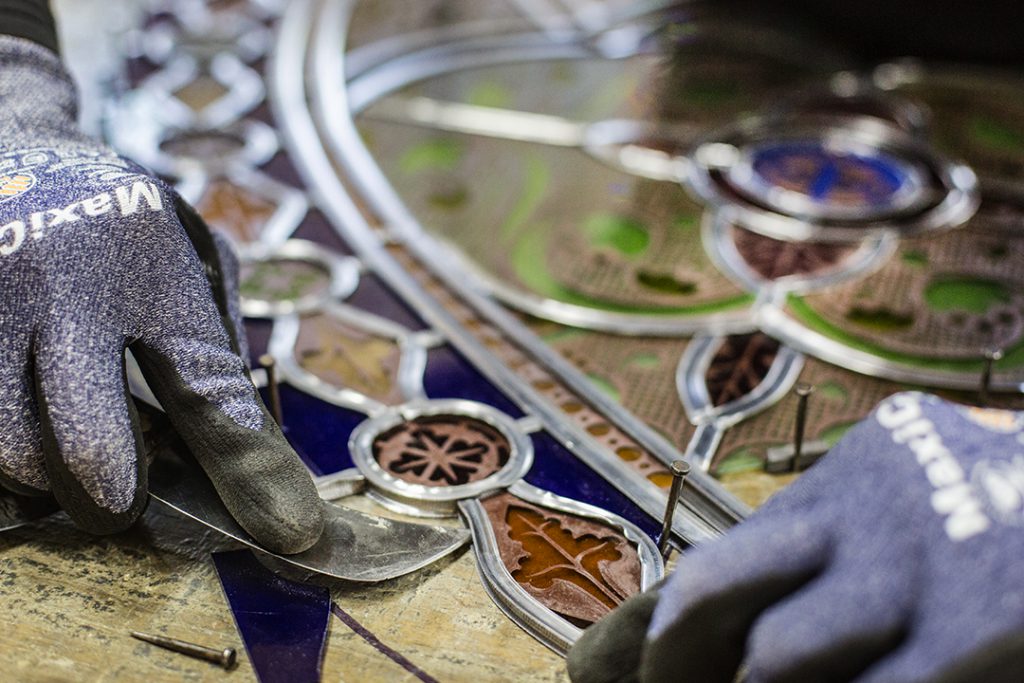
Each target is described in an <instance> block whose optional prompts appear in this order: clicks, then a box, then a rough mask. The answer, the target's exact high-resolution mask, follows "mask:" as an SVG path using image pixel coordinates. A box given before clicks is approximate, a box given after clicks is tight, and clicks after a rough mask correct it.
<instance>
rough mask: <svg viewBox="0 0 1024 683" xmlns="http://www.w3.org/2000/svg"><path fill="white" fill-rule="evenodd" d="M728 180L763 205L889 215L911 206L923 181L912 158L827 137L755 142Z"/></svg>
mask: <svg viewBox="0 0 1024 683" xmlns="http://www.w3.org/2000/svg"><path fill="white" fill-rule="evenodd" d="M729 180H730V181H731V182H732V184H733V185H734V187H736V189H738V190H740V191H741V192H743V193H745V194H746V195H748V197H749V198H750V199H751V200H753V201H755V202H757V203H759V204H762V205H763V206H765V207H766V208H769V209H772V210H774V211H778V212H779V213H782V214H787V215H791V216H805V217H808V218H814V219H824V220H842V219H853V218H855V219H859V220H864V219H866V218H867V219H870V218H872V217H881V216H892V215H895V214H898V213H900V212H902V211H905V210H907V209H908V208H910V207H911V206H913V205H914V204H915V203H916V201H917V200H918V198H919V197H920V195H921V191H922V189H923V187H924V183H923V180H922V173H921V171H920V169H919V168H918V167H917V166H916V165H915V164H913V163H911V162H908V161H907V160H904V159H900V158H897V157H895V156H893V155H891V154H887V153H886V152H883V151H881V150H878V149H871V148H870V147H868V146H863V145H856V146H854V145H849V144H843V143H837V142H835V141H832V140H828V139H823V140H782V141H770V142H764V143H761V144H758V145H753V146H751V147H750V148H748V149H747V150H745V153H744V159H743V161H741V162H740V163H739V164H737V165H735V166H733V167H732V169H730V171H729Z"/></svg>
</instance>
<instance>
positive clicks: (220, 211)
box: [196, 178, 277, 244]
mask: <svg viewBox="0 0 1024 683" xmlns="http://www.w3.org/2000/svg"><path fill="white" fill-rule="evenodd" d="M196 210H197V211H199V213H200V214H201V215H202V217H203V218H205V219H206V222H207V223H209V224H210V227H212V228H215V229H217V230H222V231H224V232H226V233H228V234H229V235H230V236H231V237H232V238H233V239H235V240H236V241H238V242H241V243H243V244H245V243H248V242H254V241H256V239H257V238H258V237H259V235H260V232H261V231H262V230H263V226H264V225H266V223H267V221H269V220H270V217H271V216H273V215H274V212H275V211H276V210H277V206H276V205H275V204H274V203H273V202H271V201H269V200H267V199H264V198H263V197H260V196H259V195H257V194H255V193H254V192H252V191H251V190H249V189H247V188H244V187H240V186H238V185H235V184H234V183H232V182H231V181H230V180H227V179H226V178H221V179H219V180H214V181H213V182H211V183H210V185H209V186H208V187H207V188H206V192H204V193H203V196H202V198H201V199H200V200H199V202H198V203H197V204H196Z"/></svg>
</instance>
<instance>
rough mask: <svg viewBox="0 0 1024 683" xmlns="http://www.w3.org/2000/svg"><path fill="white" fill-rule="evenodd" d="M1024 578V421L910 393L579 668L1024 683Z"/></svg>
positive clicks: (616, 629)
mask: <svg viewBox="0 0 1024 683" xmlns="http://www.w3.org/2000/svg"><path fill="white" fill-rule="evenodd" d="M1022 577H1024V414H1021V413H1011V412H1005V411H983V410H980V409H977V408H968V407H964V406H958V405H954V404H951V403H947V402H944V401H942V400H940V399H938V398H936V397H934V396H930V395H925V394H919V393H904V394H898V395H896V396H893V397H891V398H889V399H887V400H886V401H884V402H883V403H882V404H880V405H879V406H878V407H877V408H876V410H875V412H874V413H872V415H871V416H870V417H868V418H867V419H865V420H864V421H863V422H862V423H861V424H859V425H857V426H856V427H855V428H854V429H852V430H851V431H850V433H849V434H847V435H846V437H844V438H843V439H842V441H841V442H840V443H839V444H838V445H836V447H835V448H834V449H833V450H832V452H831V453H829V454H828V455H827V456H826V457H825V458H823V459H822V460H821V461H820V462H819V463H818V464H817V465H815V466H814V467H813V468H811V470H809V471H808V472H807V473H806V474H804V475H803V476H802V477H801V478H800V479H798V480H797V481H796V482H795V483H794V484H792V485H791V486H790V487H789V488H787V489H785V490H783V491H782V492H780V493H779V494H777V496H776V497H775V498H773V499H772V500H770V501H769V502H768V503H767V504H766V505H765V506H764V507H762V508H761V509H760V510H758V511H757V512H756V513H755V514H754V515H752V516H751V518H750V519H749V520H747V521H745V522H744V523H742V524H741V525H739V526H738V527H737V528H735V529H734V530H732V531H730V532H729V533H728V534H726V536H725V537H723V538H722V539H719V540H717V541H713V542H710V543H708V544H706V545H705V546H701V547H699V548H696V549H694V550H692V551H690V552H688V553H686V554H685V555H684V556H683V557H682V558H681V559H680V561H679V565H678V568H677V570H676V572H675V573H674V574H673V575H672V576H671V577H670V578H669V579H668V580H667V581H666V583H665V584H664V586H662V587H661V588H660V591H658V593H657V594H644V595H641V596H638V597H636V598H634V599H633V600H631V601H629V602H627V603H625V604H624V605H623V606H621V607H620V608H619V609H618V610H616V611H615V612H613V613H612V614H611V615H609V616H608V617H606V619H605V620H602V621H601V622H598V623H597V624H596V625H595V626H593V627H591V628H590V629H588V630H587V631H586V632H585V633H584V635H583V637H582V638H581V640H580V641H579V642H578V643H577V645H576V646H575V648H574V649H573V650H572V651H571V652H570V655H569V671H570V675H571V677H572V679H573V680H574V681H577V683H596V682H597V681H629V680H635V681H643V682H644V683H653V682H655V681H695V682H699V683H712V682H714V681H724V682H728V681H732V680H734V677H735V676H736V674H737V670H738V669H739V668H740V665H741V662H742V663H743V664H744V666H745V669H746V672H747V673H746V679H745V680H747V681H750V682H751V683H754V682H762V681H799V682H801V683H805V682H807V681H845V680H856V681H859V682H862V683H882V682H885V683H905V682H911V681H922V682H923V681H928V682H929V683H931V682H935V681H942V682H944V683H953V682H963V683H967V682H968V681H986V683H991V682H993V681H1021V680H1024V654H1022V653H1024V579H1022ZM655 603H656V605H655ZM652 613H653V615H652ZM648 622H649V623H648ZM631 623H632V624H639V626H634V628H633V630H632V637H630V635H628V634H629V630H628V624H631ZM645 624H646V626H645ZM645 632H646V638H645V637H644V633H645ZM611 648H618V652H613V650H612V649H611Z"/></svg>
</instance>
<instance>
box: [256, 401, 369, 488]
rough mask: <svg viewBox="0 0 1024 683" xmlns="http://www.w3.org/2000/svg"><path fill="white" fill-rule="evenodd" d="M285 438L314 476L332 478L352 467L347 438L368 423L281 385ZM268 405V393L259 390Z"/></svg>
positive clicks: (363, 417) (362, 416)
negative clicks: (353, 431) (361, 424)
mask: <svg viewBox="0 0 1024 683" xmlns="http://www.w3.org/2000/svg"><path fill="white" fill-rule="evenodd" d="M280 391H281V412H282V413H283V414H284V435H285V437H287V438H288V443H290V444H291V445H292V448H294V449H295V451H296V452H297V453H298V454H299V457H300V458H302V460H303V462H305V463H306V466H307V467H309V469H310V470H312V472H313V474H316V475H322V474H331V473H332V472H337V471H339V470H343V469H345V468H347V467H352V466H353V464H352V458H351V456H349V454H348V437H349V435H350V434H351V433H352V430H353V429H355V427H356V425H358V424H359V423H360V422H362V421H363V420H365V419H366V416H365V415H363V414H362V413H357V412H356V411H354V410H348V409H347V408H341V407H339V406H335V405H332V404H330V403H327V402H325V401H321V400H320V399H318V398H316V397H314V396H310V395H309V394H305V393H303V392H301V391H299V390H298V389H295V388H293V387H290V386H288V385H287V384H282V385H280ZM260 393H261V395H262V396H263V401H264V402H267V394H266V390H263V389H261V390H260Z"/></svg>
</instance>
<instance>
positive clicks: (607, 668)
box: [566, 590, 658, 683]
mask: <svg viewBox="0 0 1024 683" xmlns="http://www.w3.org/2000/svg"><path fill="white" fill-rule="evenodd" d="M657 603H658V592H657V591H656V590H649V591H646V592H644V593H640V594H638V595H634V596H633V597H631V598H629V599H628V600H626V601H625V602H623V603H622V604H621V605H619V606H618V607H617V608H615V609H614V610H613V611H612V612H610V613H609V614H608V615H606V616H605V617H604V618H603V619H601V620H600V621H598V622H597V623H596V624H594V625H593V626H590V627H589V628H588V629H587V630H586V631H584V632H583V635H582V636H580V639H579V640H578V641H576V644H575V645H573V647H572V649H571V650H569V654H568V657H567V658H566V666H567V668H568V671H569V678H570V679H571V680H572V681H573V683H631V682H633V681H637V680H639V679H638V678H637V676H638V674H639V670H640V656H641V653H642V650H643V645H644V637H645V636H646V634H647V626H648V624H650V622H651V616H652V615H653V614H654V606H655V605H656V604H657Z"/></svg>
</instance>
